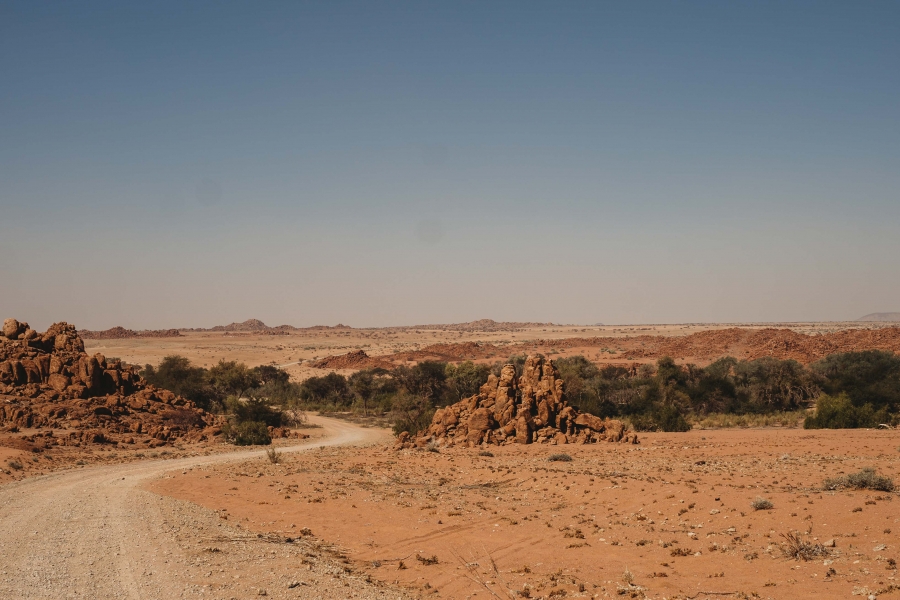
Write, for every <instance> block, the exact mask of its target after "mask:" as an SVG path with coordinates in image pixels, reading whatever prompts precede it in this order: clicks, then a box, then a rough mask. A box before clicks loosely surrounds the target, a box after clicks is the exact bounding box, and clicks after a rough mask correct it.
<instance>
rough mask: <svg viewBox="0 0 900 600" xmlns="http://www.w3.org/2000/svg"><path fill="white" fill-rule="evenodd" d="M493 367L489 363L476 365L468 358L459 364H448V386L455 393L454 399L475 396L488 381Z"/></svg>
mask: <svg viewBox="0 0 900 600" xmlns="http://www.w3.org/2000/svg"><path fill="white" fill-rule="evenodd" d="M490 373H491V368H490V367H489V366H487V365H476V364H475V363H473V362H472V361H470V360H467V361H465V362H463V363H460V364H458V365H453V364H447V367H446V375H447V380H446V381H447V387H448V388H449V389H450V391H451V393H452V394H453V397H454V398H453V399H454V401H457V402H458V401H459V400H462V399H463V398H469V397H471V396H474V395H475V394H477V393H478V392H479V390H481V386H483V385H484V384H485V382H487V379H488V375H490Z"/></svg>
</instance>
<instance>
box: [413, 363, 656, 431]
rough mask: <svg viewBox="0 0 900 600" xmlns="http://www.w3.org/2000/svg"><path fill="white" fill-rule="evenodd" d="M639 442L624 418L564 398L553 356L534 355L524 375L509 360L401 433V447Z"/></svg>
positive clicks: (561, 382) (526, 364) (527, 364)
mask: <svg viewBox="0 0 900 600" xmlns="http://www.w3.org/2000/svg"><path fill="white" fill-rule="evenodd" d="M601 441H607V442H626V443H632V444H636V443H638V440H637V435H636V434H634V433H630V432H627V431H626V428H625V424H624V423H622V422H621V421H618V420H614V419H601V418H599V417H595V416H594V415H590V414H586V413H579V412H578V410H576V409H575V408H574V407H572V406H569V404H568V402H567V401H566V399H565V394H564V388H563V381H562V379H560V377H559V371H557V370H556V367H555V366H554V365H553V362H552V361H549V360H546V359H544V357H543V356H541V355H540V354H538V355H535V356H529V357H528V359H527V360H526V361H525V366H524V369H523V372H522V375H521V376H517V375H516V369H515V367H514V366H513V365H506V366H504V367H503V369H502V371H501V372H500V377H497V376H495V375H493V374H491V375H490V376H489V378H488V381H487V383H485V384H484V385H483V386H481V391H480V393H478V394H476V395H474V396H472V397H471V398H467V399H465V400H462V401H460V402H457V403H456V404H453V405H451V406H448V407H446V408H442V409H440V410H438V411H437V412H436V413H435V414H434V418H433V419H432V421H431V426H430V427H429V428H428V429H427V430H425V431H424V432H422V433H421V434H420V435H419V436H418V437H417V438H415V439H413V438H411V437H410V436H409V434H408V433H405V432H404V433H403V434H401V435H400V436H399V437H398V439H397V447H398V448H411V447H423V446H426V445H428V444H431V443H434V444H438V445H445V446H454V445H462V446H468V447H474V446H478V445H480V444H513V443H516V444H530V443H533V442H534V443H545V444H547V443H549V444H567V443H568V444H572V443H575V444H589V443H595V442H601Z"/></svg>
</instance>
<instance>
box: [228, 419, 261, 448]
mask: <svg viewBox="0 0 900 600" xmlns="http://www.w3.org/2000/svg"><path fill="white" fill-rule="evenodd" d="M222 433H223V434H225V439H226V440H227V441H229V442H231V443H232V444H234V445H235V446H268V445H269V444H271V443H272V436H270V435H269V428H268V427H266V424H265V423H264V422H262V421H246V422H244V423H238V424H237V425H231V424H230V423H228V424H226V425H225V427H223V428H222Z"/></svg>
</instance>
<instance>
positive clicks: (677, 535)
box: [147, 429, 900, 598]
mask: <svg viewBox="0 0 900 600" xmlns="http://www.w3.org/2000/svg"><path fill="white" fill-rule="evenodd" d="M489 450H490V453H489V454H487V453H483V452H486V451H485V450H480V449H477V448H475V449H468V448H466V449H463V448H449V449H441V450H440V451H439V452H430V451H427V450H401V451H395V450H393V449H391V448H390V447H389V446H386V445H385V446H376V447H371V448H367V449H356V448H336V447H331V448H323V449H321V450H318V451H315V452H312V453H309V454H297V455H291V456H287V457H285V458H284V460H283V462H282V463H281V464H279V465H271V464H268V463H266V462H265V461H263V460H261V459H255V460H251V461H247V462H244V463H242V464H240V465H228V466H220V465H209V466H206V467H198V468H196V469H194V470H192V471H189V472H187V473H185V474H180V475H176V476H175V477H172V478H168V479H159V480H155V481H152V482H149V483H148V486H147V488H148V489H150V490H152V491H154V492H158V493H162V494H166V495H170V496H172V497H175V498H179V499H184V500H189V501H191V502H195V503H198V504H200V505H202V506H205V507H207V508H209V509H213V510H216V511H218V512H219V514H220V515H221V516H222V517H223V518H227V519H228V522H229V523H240V524H241V526H242V527H243V528H244V529H245V530H246V531H251V532H256V533H259V534H261V535H264V536H268V535H273V534H274V535H288V534H289V533H290V532H292V531H297V530H298V529H300V528H304V527H305V528H309V529H310V530H311V531H312V532H313V533H314V534H315V536H316V537H317V538H318V539H322V540H327V541H328V542H330V543H333V544H334V545H335V546H336V547H339V548H340V549H341V551H343V552H344V553H345V554H346V556H347V557H348V559H349V560H350V562H351V564H352V565H353V568H354V569H356V570H358V571H361V572H365V573H367V574H368V575H369V576H370V577H371V578H372V579H373V580H380V581H384V582H387V583H394V584H397V585H401V586H403V587H405V588H406V589H407V590H408V591H409V593H410V594H411V595H414V596H418V597H441V598H469V597H476V598H477V597H483V598H488V597H495V598H496V597H499V598H508V597H512V596H511V594H518V595H519V596H520V597H523V596H524V597H529V596H530V597H533V598H537V597H542V598H559V597H563V596H565V597H600V598H603V597H609V598H612V597H619V596H623V595H624V596H625V597H649V598H735V597H745V598H748V597H751V598H752V597H760V598H813V597H816V598H850V597H853V596H854V595H859V596H861V597H863V598H867V597H869V595H870V594H875V595H881V594H888V593H889V592H892V591H893V593H895V594H896V593H898V590H900V588H898V586H900V582H898V580H897V579H896V576H897V571H896V562H895V561H896V559H897V558H900V556H898V555H900V552H898V550H900V522H898V521H900V513H898V509H897V506H896V503H897V500H896V499H895V497H894V495H893V494H891V493H886V492H877V491H847V490H844V491H837V492H834V491H824V490H823V489H822V483H823V480H824V479H825V478H826V477H832V476H835V475H840V474H847V473H853V472H856V471H859V470H860V469H862V468H863V467H875V468H876V469H877V470H878V472H879V473H880V474H884V475H888V476H890V477H893V478H895V479H900V436H898V435H897V433H896V432H894V431H868V430H852V431H815V432H808V431H803V430H777V429H774V430H725V431H698V430H695V431H692V432H689V433H684V434H665V433H655V434H654V433H651V434H642V436H641V444H640V445H639V446H631V445H628V446H623V445H619V444H599V445H584V446H579V445H574V446H573V445H566V446H542V445H529V446H521V445H512V446H502V447H499V448H498V447H491V448H490V449H489ZM559 452H565V453H567V454H568V455H570V456H571V458H572V460H571V462H562V461H551V460H549V458H550V457H551V456H552V455H553V454H555V453H559ZM757 497H762V498H765V499H767V500H769V501H771V503H772V505H773V508H771V509H762V510H754V509H753V508H752V507H751V502H753V501H754V499H756V498H757ZM791 534H797V535H799V541H800V542H804V543H808V544H809V545H810V546H809V548H811V550H810V552H811V553H812V555H811V556H810V557H809V560H802V559H796V558H792V557H790V556H787V555H786V554H785V552H786V551H787V549H788V541H789V540H787V539H786V538H785V537H783V536H784V535H791ZM298 597H309V596H298Z"/></svg>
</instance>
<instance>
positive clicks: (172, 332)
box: [78, 326, 181, 340]
mask: <svg viewBox="0 0 900 600" xmlns="http://www.w3.org/2000/svg"><path fill="white" fill-rule="evenodd" d="M78 335H79V336H80V337H81V339H83V340H127V339H132V338H170V337H181V331H179V330H177V329H145V330H142V331H135V330H133V329H125V328H124V327H120V326H116V327H110V328H109V329H104V330H103V331H89V330H85V329H82V330H80V331H79V332H78Z"/></svg>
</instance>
